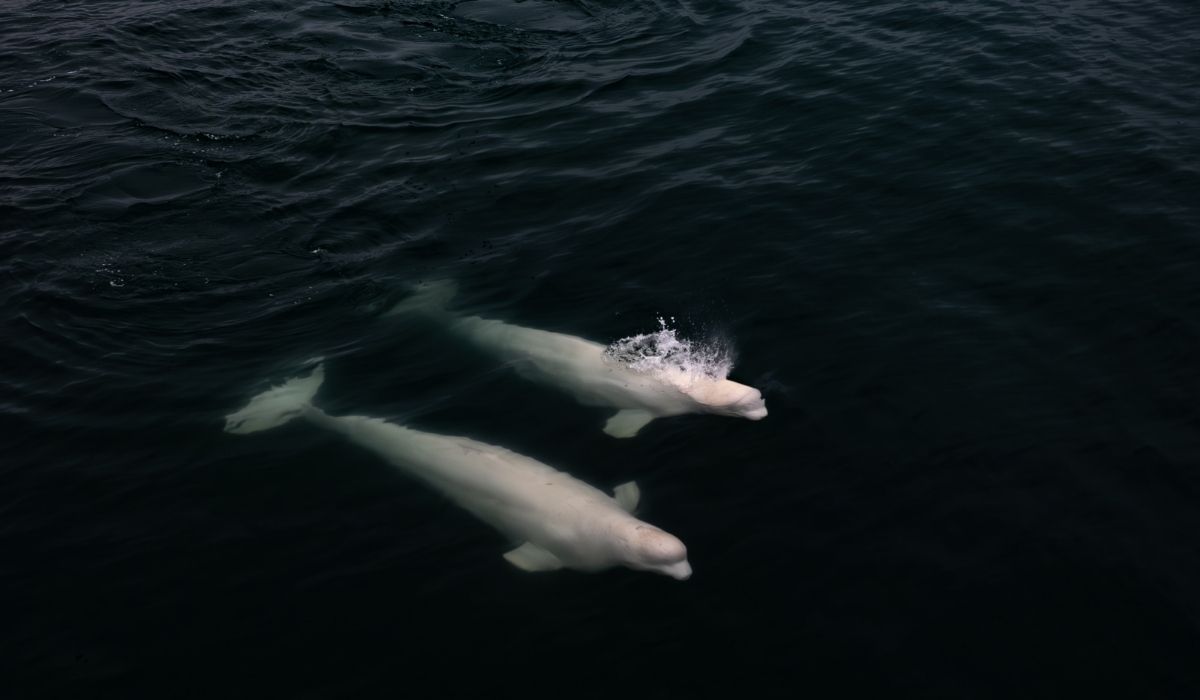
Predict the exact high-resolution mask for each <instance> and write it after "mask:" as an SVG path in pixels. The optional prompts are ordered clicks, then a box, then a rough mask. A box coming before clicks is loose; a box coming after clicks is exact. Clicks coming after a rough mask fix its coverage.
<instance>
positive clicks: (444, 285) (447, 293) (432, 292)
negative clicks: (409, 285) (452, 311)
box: [383, 280, 458, 316]
mask: <svg viewBox="0 0 1200 700" xmlns="http://www.w3.org/2000/svg"><path fill="white" fill-rule="evenodd" d="M456 294H458V284H457V283H456V282H454V281H453V280H434V281H431V282H425V283H423V284H419V285H417V287H416V288H415V289H414V290H413V293H412V294H410V295H409V297H408V298H407V299H405V300H404V301H402V302H400V303H399V304H396V305H395V306H393V307H392V308H391V309H390V310H389V311H387V312H385V313H384V314H383V315H384V316H399V315H402V314H439V313H444V312H446V309H447V307H448V306H449V305H450V302H451V301H452V300H453V299H454V297H455V295H456Z"/></svg>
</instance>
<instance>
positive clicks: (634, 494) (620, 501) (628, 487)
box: [613, 481, 642, 514]
mask: <svg viewBox="0 0 1200 700" xmlns="http://www.w3.org/2000/svg"><path fill="white" fill-rule="evenodd" d="M613 498H615V499H616V501H617V505H619V506H621V510H623V511H625V512H626V513H630V514H632V513H633V511H635V510H637V505H638V501H640V500H642V490H641V489H640V488H638V485H637V482H636V481H626V482H625V483H623V484H621V485H619V486H617V487H616V488H615V489H613Z"/></svg>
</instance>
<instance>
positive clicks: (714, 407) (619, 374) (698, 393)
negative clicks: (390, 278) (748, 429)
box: [385, 281, 767, 438]
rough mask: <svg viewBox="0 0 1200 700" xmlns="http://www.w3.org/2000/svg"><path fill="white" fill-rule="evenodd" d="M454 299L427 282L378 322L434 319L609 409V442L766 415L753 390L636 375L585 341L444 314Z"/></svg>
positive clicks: (691, 378) (709, 380) (662, 372)
mask: <svg viewBox="0 0 1200 700" xmlns="http://www.w3.org/2000/svg"><path fill="white" fill-rule="evenodd" d="M454 292H455V288H454V285H453V283H451V282H447V281H442V282H433V283H429V284H426V285H424V286H423V287H421V288H419V289H418V290H417V292H416V293H414V294H413V295H412V296H411V297H410V298H409V299H407V300H405V301H403V302H401V303H399V304H398V305H397V306H396V307H395V308H393V309H392V310H391V311H389V312H387V314H385V315H388V316H392V315H397V314H410V313H415V314H421V315H424V316H427V317H430V318H434V319H436V320H438V321H439V322H441V323H442V324H443V325H444V326H446V327H447V328H449V329H450V330H451V331H452V332H453V333H455V334H456V335H458V336H460V337H462V338H464V339H466V340H468V341H469V342H471V343H472V344H474V345H476V346H478V347H480V348H482V349H483V350H485V351H488V352H490V353H491V354H493V355H495V356H497V357H499V358H500V359H502V360H504V361H506V362H508V363H510V364H511V365H512V366H513V367H514V368H515V369H516V370H517V372H518V373H520V374H521V375H522V376H524V377H526V378H528V379H531V380H534V381H537V382H541V383H544V384H548V385H550V386H555V387H558V388H559V389H562V390H563V391H566V392H567V393H569V394H571V395H572V396H574V397H575V399H576V400H577V401H579V402H580V403H582V404H585V405H589V406H611V407H613V408H616V409H617V413H616V414H615V415H613V416H612V418H610V419H609V420H608V422H607V423H606V424H605V426H604V432H606V433H608V434H609V435H612V436H613V437H619V438H628V437H633V436H634V435H637V433H638V431H640V430H641V429H642V428H643V427H645V425H646V424H647V423H649V422H650V421H652V420H654V419H655V418H662V417H666V416H678V415H683V414H687V413H715V414H718V415H723V416H737V417H741V418H749V419H750V420H760V419H762V418H765V417H766V415H767V405H766V402H764V401H763V398H762V394H761V393H760V392H759V391H758V389H755V388H754V387H750V386H746V385H745V384H739V383H737V382H734V381H730V380H728V379H721V378H716V377H710V376H707V375H704V374H703V373H697V372H689V371H687V370H686V369H684V368H682V367H668V368H660V369H654V370H650V371H640V370H635V369H633V368H631V367H629V366H627V365H625V364H622V363H621V362H619V361H617V360H614V359H613V358H610V357H607V356H606V355H605V352H604V349H605V348H604V346H603V345H601V344H599V343H595V342H592V341H590V340H584V339H583V338H578V337H575V336H573V335H566V334H563V333H553V332H550V331H543V330H538V329H535V328H525V327H523V326H516V325H513V324H509V323H504V322H503V321H497V320H494V319H485V318H480V317H479V316H458V315H455V314H453V313H452V312H450V311H448V310H447V306H448V304H449V302H450V300H451V299H452V298H453V296H454Z"/></svg>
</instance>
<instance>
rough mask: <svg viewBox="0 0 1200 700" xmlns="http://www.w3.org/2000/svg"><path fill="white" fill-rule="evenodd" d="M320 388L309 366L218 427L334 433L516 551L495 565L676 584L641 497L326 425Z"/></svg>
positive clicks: (680, 548) (378, 424)
mask: <svg viewBox="0 0 1200 700" xmlns="http://www.w3.org/2000/svg"><path fill="white" fill-rule="evenodd" d="M324 380H325V367H324V365H323V364H318V365H317V366H316V367H314V368H313V369H312V370H311V371H310V372H309V373H308V374H307V375H303V376H297V377H293V378H291V379H288V380H287V381H285V382H283V383H282V384H280V385H279V386H274V387H271V388H269V389H267V390H266V391H263V392H262V393H260V394H258V395H257V396H255V397H254V398H252V399H251V400H250V402H249V403H248V404H247V405H246V406H244V407H243V408H241V409H239V410H237V411H234V412H233V413H230V414H229V415H228V416H226V417H225V430H226V432H230V433H239V434H247V433H256V432H259V431H263V430H268V429H270V428H274V427H276V426H280V425H283V424H285V423H287V422H288V421H291V420H294V419H297V418H303V419H304V420H307V421H308V422H310V423H312V424H314V425H316V426H318V427H321V428H325V429H327V430H330V431H332V432H335V433H338V434H340V435H342V436H344V437H345V438H347V439H348V440H349V441H350V442H352V443H354V444H356V445H359V446H360V447H363V448H366V449H367V450H370V451H371V452H374V453H375V454H377V455H379V456H380V457H382V458H383V459H385V460H386V461H387V462H388V463H390V464H392V465H393V466H395V467H397V468H399V469H401V470H403V471H405V472H407V473H408V474H410V475H412V476H413V477H416V478H417V479H420V480H421V481H423V482H425V483H426V484H427V485H429V486H430V487H432V488H433V489H435V490H437V491H439V492H441V493H442V494H443V495H444V496H446V497H447V498H449V499H450V500H452V501H454V502H455V503H456V504H458V505H459V506H461V507H462V508H464V509H465V510H467V511H468V512H470V513H472V514H473V515H475V516H476V517H477V518H479V519H480V520H482V521H484V522H486V523H488V524H489V525H491V526H492V527H494V528H496V529H497V530H499V531H500V532H501V533H503V534H505V535H506V536H508V537H509V538H511V539H512V540H513V542H514V543H516V544H517V546H516V547H515V548H514V549H512V550H511V551H509V552H507V553H506V554H505V555H504V558H505V559H506V560H507V561H508V562H510V563H511V564H513V565H514V566H516V567H517V568H519V569H522V570H524V571H552V570H555V569H561V568H568V569H574V570H577V571H601V570H604V569H609V568H613V567H617V566H624V567H627V568H630V569H634V570H638V571H651V572H654V573H659V574H663V575H665V576H670V577H672V578H675V579H678V580H684V579H687V578H689V577H690V576H691V575H692V567H691V564H690V563H688V558H687V547H685V546H684V544H683V543H682V542H680V541H679V539H678V538H676V537H675V536H673V535H671V534H669V533H667V532H665V531H663V530H660V529H659V528H657V527H655V526H653V525H651V524H649V523H646V522H643V521H642V520H639V519H638V518H636V517H634V516H633V511H634V509H635V508H636V507H637V505H638V501H639V500H640V497H641V490H640V489H639V488H638V486H637V484H635V483H634V482H628V483H625V484H621V485H620V486H618V487H616V489H614V494H613V495H612V496H609V495H608V494H605V493H603V492H601V491H600V490H598V489H596V488H594V487H592V486H590V485H588V484H586V483H584V482H582V481H580V480H578V479H576V478H574V477H572V476H570V475H569V474H566V473H564V472H561V471H558V470H556V469H554V468H552V467H550V466H547V465H545V464H542V463H541V462H538V461H537V460H534V459H531V458H529V457H525V456H523V455H519V454H517V453H515V452H512V451H511V450H507V449H505V448H503V447H498V446H496V445H489V444H487V443H483V442H479V441H477V440H472V439H470V438H466V437H457V436H453V435H438V434H435V433H425V432H421V431H418V430H413V429H411V428H407V427H404V426H401V425H397V424H395V423H390V422H388V421H385V420H382V419H380V418H370V417H367V416H331V415H328V414H326V413H325V412H324V411H322V410H320V409H319V408H317V407H316V406H314V405H313V400H314V398H315V397H316V395H317V392H318V391H319V390H320V388H321V385H322V383H323V382H324Z"/></svg>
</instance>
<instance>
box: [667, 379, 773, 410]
mask: <svg viewBox="0 0 1200 700" xmlns="http://www.w3.org/2000/svg"><path fill="white" fill-rule="evenodd" d="M681 388H682V390H683V392H684V393H685V394H687V395H688V396H690V397H691V398H692V400H693V401H695V402H696V403H697V404H699V405H700V407H701V408H702V409H703V410H704V411H705V412H707V413H716V414H719V415H722V416H735V417H738V418H748V419H750V420H762V419H763V418H766V417H767V402H766V401H764V400H763V397H762V392H760V391H759V390H758V389H755V388H754V387H752V386H746V385H745V384H739V383H737V382H735V381H731V380H729V379H707V378H706V379H701V380H694V381H692V382H691V383H690V384H689V385H686V386H684V387H681Z"/></svg>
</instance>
